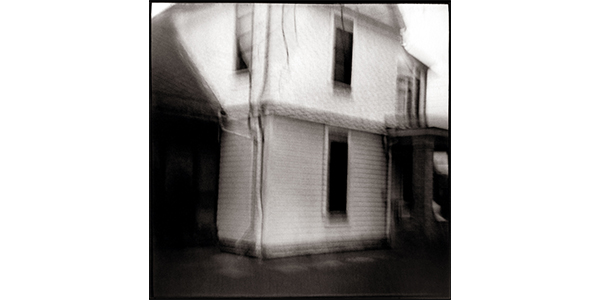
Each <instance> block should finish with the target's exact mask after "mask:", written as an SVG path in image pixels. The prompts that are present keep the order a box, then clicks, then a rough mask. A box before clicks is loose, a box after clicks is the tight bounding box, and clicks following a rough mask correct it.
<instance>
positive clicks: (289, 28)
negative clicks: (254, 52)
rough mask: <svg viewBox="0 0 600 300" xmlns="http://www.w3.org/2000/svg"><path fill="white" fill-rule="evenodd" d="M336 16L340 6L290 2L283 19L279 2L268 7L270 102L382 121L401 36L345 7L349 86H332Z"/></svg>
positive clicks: (389, 108) (392, 96)
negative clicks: (349, 33)
mask: <svg viewBox="0 0 600 300" xmlns="http://www.w3.org/2000/svg"><path fill="white" fill-rule="evenodd" d="M334 14H338V15H339V6H331V9H327V8H323V7H316V6H314V5H297V6H296V7H294V6H292V5H290V6H285V7H284V10H283V18H282V9H281V6H278V5H275V6H273V7H272V20H271V40H270V41H269V42H270V47H269V57H270V61H269V66H270V69H269V70H274V71H272V72H271V74H270V75H269V78H271V80H272V82H271V83H270V85H269V86H268V89H267V90H268V92H269V94H268V95H267V97H268V98H269V99H268V100H271V101H273V102H281V103H288V104H292V105H296V106H303V107H309V108H313V109H319V110H325V111H330V112H334V113H339V114H345V115H349V116H355V117H361V118H366V119H370V120H376V121H382V122H383V120H384V115H385V114H389V113H390V112H393V111H394V109H395V101H396V76H397V65H396V61H397V56H398V54H399V49H400V47H401V46H400V39H399V37H398V38H394V37H393V35H392V34H391V33H385V32H384V31H383V29H378V28H376V27H374V25H372V24H371V23H369V22H367V21H365V20H363V19H361V18H354V17H353V16H352V14H351V13H350V12H349V11H346V12H345V14H344V16H345V17H346V18H350V19H352V20H353V22H354V30H353V31H354V34H353V35H354V37H353V38H354V48H353V67H352V84H351V88H350V89H347V88H336V84H334V81H333V65H334V32H335V25H334V18H333V16H334ZM282 24H283V25H282ZM284 36H285V39H284ZM286 49H287V50H286Z"/></svg>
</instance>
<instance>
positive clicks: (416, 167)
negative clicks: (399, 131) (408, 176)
mask: <svg viewBox="0 0 600 300" xmlns="http://www.w3.org/2000/svg"><path fill="white" fill-rule="evenodd" d="M434 139H435V137H433V136H427V135H424V136H413V137H412V144H413V180H412V184H413V197H414V201H415V202H414V216H415V221H416V223H417V224H418V227H419V228H420V229H421V232H422V233H423V235H424V238H425V241H426V242H431V241H432V240H433V239H434V234H435V224H434V217H433V210H432V201H433V150H434V142H435V140H434Z"/></svg>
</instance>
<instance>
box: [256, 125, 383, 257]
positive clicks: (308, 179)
mask: <svg viewBox="0 0 600 300" xmlns="http://www.w3.org/2000/svg"><path fill="white" fill-rule="evenodd" d="M269 120H270V121H269V122H268V125H267V128H268V129H267V132H268V133H267V134H268V138H267V139H268V146H267V147H268V149H267V151H268V154H267V156H266V157H267V161H266V162H265V165H266V170H265V172H266V178H265V187H264V188H265V194H264V201H265V203H264V204H265V206H264V207H265V208H264V217H265V220H264V221H265V224H264V228H263V243H264V248H265V251H266V255H267V256H283V255H293V254H301V253H318V252H327V251H331V250H333V249H334V248H335V247H337V246H340V245H341V247H342V248H339V247H338V248H337V249H359V248H361V247H363V246H364V245H365V243H368V242H373V241H374V242H377V241H381V240H384V239H385V238H386V232H385V230H386V225H385V224H386V201H385V200H386V190H385V188H386V186H385V183H386V158H385V154H384V150H383V145H382V140H381V136H379V135H375V134H370V133H365V132H360V131H351V132H350V133H349V138H348V145H349V146H348V147H349V148H348V151H349V158H348V160H349V169H348V174H349V176H348V177H349V180H348V197H347V221H346V222H334V221H333V220H331V219H329V216H328V213H327V208H326V201H327V163H328V159H327V149H326V148H327V147H325V145H326V136H325V125H323V124H317V123H310V122H305V121H300V120H295V119H289V118H284V117H270V118H269ZM336 245H337V246H336Z"/></svg>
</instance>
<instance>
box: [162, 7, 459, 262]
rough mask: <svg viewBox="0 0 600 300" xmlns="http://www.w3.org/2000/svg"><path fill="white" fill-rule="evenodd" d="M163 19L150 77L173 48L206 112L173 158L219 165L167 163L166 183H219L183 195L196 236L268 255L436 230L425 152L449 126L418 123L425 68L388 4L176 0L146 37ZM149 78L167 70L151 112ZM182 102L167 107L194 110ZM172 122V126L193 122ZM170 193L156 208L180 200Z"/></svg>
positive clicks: (382, 241)
mask: <svg viewBox="0 0 600 300" xmlns="http://www.w3.org/2000/svg"><path fill="white" fill-rule="evenodd" d="M164 28H170V30H171V31H170V32H169V33H168V34H167V35H171V40H172V44H173V45H163V46H161V49H162V50H158V49H157V50H156V51H154V49H155V48H154V46H153V48H152V49H153V52H152V63H153V68H152V72H153V73H154V72H155V67H154V66H156V68H157V69H156V72H159V71H160V70H162V69H164V68H166V66H165V67H161V66H159V65H160V63H159V62H161V61H164V59H163V57H164V56H165V55H166V54H164V52H165V51H167V52H168V51H171V53H173V52H175V54H171V56H173V57H176V58H177V60H178V61H183V62H184V63H183V65H185V67H183V66H182V67H180V68H176V69H175V70H172V77H171V79H169V80H174V81H178V79H177V78H178V76H181V72H182V70H188V73H191V74H195V75H193V76H190V75H186V78H188V81H190V82H192V81H196V84H197V85H198V86H200V87H201V89H195V90H196V91H197V92H196V93H195V96H194V97H196V98H198V100H190V101H189V103H205V104H203V107H211V108H212V109H206V110H204V111H202V112H198V113H196V115H195V116H194V117H191V118H193V119H205V120H212V122H208V123H206V124H207V125H206V126H205V128H210V129H208V132H209V133H202V134H191V135H190V136H189V138H190V139H194V140H197V141H198V142H196V143H195V144H194V145H199V146H196V148H194V147H192V146H190V147H187V149H189V150H188V154H187V156H189V157H198V156H199V155H197V154H193V153H192V152H194V151H196V152H200V153H205V155H204V156H202V155H200V157H201V158H197V159H192V158H190V159H187V160H186V159H182V158H181V157H183V156H185V155H184V154H181V153H183V151H181V150H177V151H179V152H177V151H175V152H177V153H178V155H179V158H174V159H171V160H174V161H178V163H179V164H180V165H181V164H185V162H186V161H187V162H188V165H189V164H190V162H192V161H200V162H202V161H203V160H202V157H213V158H214V159H213V160H204V162H206V164H207V165H209V166H215V162H218V171H217V170H215V167H213V168H212V169H211V168H210V167H206V166H203V165H204V164H203V163H196V164H193V163H192V164H191V165H192V166H191V167H188V169H187V171H186V169H185V168H186V167H184V166H180V167H179V169H178V170H179V171H176V173H178V174H180V175H181V174H184V175H181V176H180V177H179V179H176V180H175V179H174V180H175V181H174V183H173V184H176V183H175V182H177V180H183V181H186V182H191V183H189V184H188V186H191V188H188V189H189V190H198V191H199V190H202V189H201V188H200V187H199V186H207V187H208V188H207V189H205V190H210V191H213V190H215V189H217V190H218V193H216V194H214V193H213V194H211V193H209V192H207V193H205V194H202V193H200V192H194V193H193V195H192V196H189V197H191V198H194V197H195V198H196V201H197V202H198V203H197V204H196V205H189V206H187V207H188V208H190V209H193V210H194V211H193V212H190V214H191V215H195V221H194V222H195V225H193V224H192V225H191V227H194V226H196V229H197V228H204V229H206V230H205V231H202V230H200V232H204V234H202V233H199V234H197V235H196V238H203V239H214V240H215V241H216V242H218V244H219V246H220V247H221V249H223V250H225V251H231V252H236V253H242V254H246V255H251V256H257V257H265V258H270V257H281V256H290V255H299V254H311V253H323V252H331V251H344V250H359V249H369V248H378V247H382V246H384V245H390V244H391V245H402V244H403V243H405V242H404V239H405V237H408V236H415V237H417V240H419V239H420V237H423V240H425V241H431V240H436V239H439V237H440V236H444V234H443V233H442V234H439V232H440V230H441V231H447V228H446V227H443V226H442V227H440V226H438V224H437V223H436V222H438V221H437V219H436V218H434V214H435V212H434V210H433V205H434V204H433V194H434V192H433V175H434V166H433V153H434V151H448V148H447V144H448V141H447V138H448V135H447V131H445V130H443V129H439V128H429V127H428V126H427V119H426V111H425V107H426V106H425V104H426V103H425V101H426V95H425V91H426V89H425V86H426V82H427V66H426V65H424V64H423V63H421V62H420V61H419V60H418V59H416V58H415V57H413V56H412V55H410V54H409V53H408V52H406V50H405V49H404V47H403V44H402V32H403V31H404V29H405V24H404V22H403V19H402V15H401V14H400V12H399V10H398V8H397V6H396V5H381V4H379V5H366V4H357V5H349V4H345V5H339V4H336V5H300V4H298V5H281V4H254V5H253V4H201V5H195V4H179V5H174V6H173V7H171V8H170V9H168V10H167V11H165V12H163V13H162V14H161V15H159V16H157V17H155V18H154V19H153V20H152V35H153V37H154V36H155V35H156V34H158V33H160V32H165V30H164ZM153 43H154V38H153ZM165 49H167V50H165ZM169 49H170V50H169ZM155 52H156V53H155ZM159 53H162V54H161V55H162V56H159V55H158V54H159ZM155 54H156V55H155ZM166 65H169V64H168V63H167V64H166ZM159 69H160V70H159ZM190 70H191V71H190ZM155 80H156V81H161V80H163V81H164V80H166V79H164V78H155V76H154V75H153V76H152V87H153V99H152V108H153V110H159V109H158V107H159V103H158V102H157V100H156V99H157V98H158V99H162V98H160V97H157V96H155V95H159V94H160V93H158V92H157V93H154V87H155V85H157V86H161V84H160V83H157V82H155ZM178 97H179V96H173V97H172V99H177V98H178ZM191 98H193V97H188V99H191ZM172 101H175V100H172ZM167 102H168V101H167ZM194 105H195V106H199V105H198V104H194ZM194 105H190V107H195V106H194ZM155 107H156V108H157V109H155ZM183 111H185V112H179V113H177V114H176V115H178V116H183V115H185V114H186V113H189V112H190V111H192V110H185V109H184V110H183ZM179 118H184V117H179ZM184 123H186V124H187V125H186V126H188V127H187V129H186V128H184V127H177V128H176V129H173V130H172V135H181V133H179V131H189V132H195V131H198V129H196V126H201V125H202V124H200V123H193V122H184ZM161 126H163V125H160V124H159V125H156V127H157V128H162V127H161ZM202 126H203V125H202ZM214 127H218V130H213V129H212V128H214ZM173 128H175V127H173ZM153 130H154V129H153ZM205 131H206V130H205ZM216 131H218V134H210V133H214V132H216ZM167 135H170V134H167ZM160 143H162V145H163V146H156V148H157V149H159V148H160V149H166V148H168V147H169V146H165V145H167V144H169V143H173V142H169V141H167V139H165V138H163V142H159V144H160ZM215 143H216V144H218V149H219V150H218V153H217V150H215V149H216V148H215V147H214V145H215ZM201 145H212V146H201ZM161 147H162V148H161ZM198 147H199V148H198ZM194 149H196V150H194ZM206 149H208V150H206ZM210 149H212V150H210ZM165 151H166V150H165ZM163 152H164V151H163ZM164 153H167V154H164V155H162V156H161V157H162V158H160V157H159V158H157V159H156V161H157V163H156V165H153V172H155V173H157V174H159V175H158V176H155V177H156V178H159V179H157V180H158V181H153V184H155V185H157V186H160V188H158V190H161V189H164V188H163V187H164V186H170V185H169V184H166V183H165V179H164V178H167V177H169V175H168V173H169V171H167V170H166V169H165V168H164V167H163V169H160V167H158V165H160V164H162V165H169V162H168V160H169V159H168V158H167V157H169V155H171V154H168V151H166V152H164ZM182 155H183V156H182ZM159 156H160V155H159ZM171 156H173V155H171ZM153 157H155V155H154V153H153ZM173 157H176V156H173ZM198 164H199V166H198V167H197V168H195V167H193V166H195V165H198ZM196 169H198V170H196ZM425 169H427V170H425ZM182 170H183V171H182ZM203 170H205V171H203ZM172 172H175V171H172ZM203 172H204V173H203ZM185 174H187V175H185ZM186 176H187V177H189V178H188V179H185V177H186ZM211 176H212V177H213V178H218V183H216V182H212V181H211V179H210V178H209V177H211ZM171 177H173V176H171ZM173 178H174V177H173ZM182 178H183V179H182ZM202 182H209V183H210V184H203V183H202ZM162 194H165V192H164V191H163V192H162ZM202 195H204V196H202ZM173 197H175V198H176V196H173V195H172V196H163V197H162V198H161V199H162V200H160V203H162V204H161V205H167V206H168V203H172V205H179V204H176V203H177V200H174V198H173ZM204 202H211V203H212V204H206V203H204ZM184 210H185V209H184ZM184 214H185V213H182V214H181V216H183V215H184ZM194 222H191V223H194ZM158 227H160V226H158ZM191 227H188V228H191ZM196 229H194V230H196ZM157 231H160V230H158V229H157ZM411 233H414V234H412V235H411ZM167 235H168V234H167ZM191 235H192V236H193V234H191Z"/></svg>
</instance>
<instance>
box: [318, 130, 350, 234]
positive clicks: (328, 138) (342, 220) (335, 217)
mask: <svg viewBox="0 0 600 300" xmlns="http://www.w3.org/2000/svg"><path fill="white" fill-rule="evenodd" d="M324 133H325V137H324V159H323V161H324V164H323V165H324V166H323V170H324V178H323V184H324V193H323V194H324V195H323V206H322V211H323V216H324V218H325V219H326V220H327V221H326V225H347V223H348V215H349V208H350V207H349V204H350V201H349V200H350V186H351V185H350V178H351V161H352V159H351V153H352V152H351V151H350V149H351V131H350V130H349V129H345V128H340V127H333V126H328V125H325V130H324ZM332 135H333V139H332ZM338 138H340V139H341V138H345V140H346V145H347V151H348V153H347V161H346V199H345V201H346V203H345V208H346V209H345V211H343V212H337V211H334V212H331V211H330V210H329V203H330V197H329V196H330V188H331V187H330V182H329V178H330V175H331V174H330V173H331V171H330V167H331V161H330V157H331V146H330V145H331V142H332V141H335V139H338Z"/></svg>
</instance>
